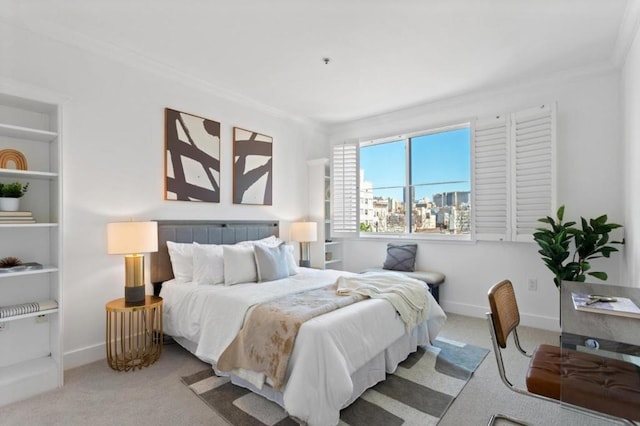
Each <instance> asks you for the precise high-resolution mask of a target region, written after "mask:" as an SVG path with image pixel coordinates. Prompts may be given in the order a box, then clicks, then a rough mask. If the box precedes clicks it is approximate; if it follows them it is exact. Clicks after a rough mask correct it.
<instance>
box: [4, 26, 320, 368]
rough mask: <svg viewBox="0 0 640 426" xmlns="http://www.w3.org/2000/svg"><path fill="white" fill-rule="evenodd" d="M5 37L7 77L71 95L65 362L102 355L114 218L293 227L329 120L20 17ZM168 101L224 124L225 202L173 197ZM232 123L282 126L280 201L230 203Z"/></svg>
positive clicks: (116, 292) (114, 260) (66, 124)
mask: <svg viewBox="0 0 640 426" xmlns="http://www.w3.org/2000/svg"><path fill="white" fill-rule="evenodd" d="M0 40H1V41H0V47H1V51H2V66H1V67H0V82H2V83H4V84H5V85H14V84H15V85H16V86H35V87H36V90H35V91H36V92H37V91H38V90H40V88H42V89H44V90H46V91H52V92H55V93H58V94H60V95H63V96H66V97H69V98H70V100H69V101H68V102H67V103H66V104H65V105H64V107H63V115H64V117H63V129H62V133H63V190H64V207H63V210H64V219H65V226H64V237H63V240H64V265H63V266H64V324H65V325H64V351H65V354H66V357H65V361H66V365H65V368H70V367H73V366H76V365H79V364H82V363H86V362H89V361H92V360H95V359H100V358H104V356H105V351H104V332H105V331H104V330H105V311H104V306H105V303H106V302H108V301H109V300H111V299H115V298H118V297H122V296H123V292H124V289H123V280H124V264H123V257H122V256H110V255H107V253H106V224H107V223H108V222H110V221H118V220H128V218H130V217H133V218H135V219H216V220H224V219H260V220H264V219H279V220H281V221H282V222H281V224H282V228H281V236H283V238H288V222H289V221H292V220H297V219H300V218H302V217H304V216H306V214H307V209H306V205H307V198H306V197H307V191H306V188H307V182H306V176H307V169H306V167H307V163H306V160H307V159H308V158H311V157H312V156H317V155H319V154H318V153H317V152H316V151H320V152H322V151H323V150H324V147H326V141H327V137H326V135H325V134H324V133H323V132H322V131H321V129H320V128H318V127H316V126H314V125H311V124H309V123H305V122H302V121H300V120H294V119H290V118H287V117H285V116H282V115H279V114H277V113H274V112H266V111H267V110H262V109H258V108H254V107H249V106H245V105H243V104H241V103H238V102H233V101H230V100H227V99H223V98H221V97H218V96H216V95H214V94H212V93H211V92H209V93H207V92H206V91H204V90H200V89H198V88H197V87H194V85H193V84H181V83H179V82H178V81H177V80H176V79H174V78H167V77H164V76H162V75H161V73H158V72H150V71H149V70H147V69H145V68H144V67H142V66H140V65H139V64H138V65H134V66H128V65H126V64H124V63H123V62H121V61H118V60H112V59H107V58H106V57H105V56H102V55H96V54H92V53H89V52H87V51H83V50H81V49H78V48H77V47H73V46H69V45H66V44H63V43H60V42H57V41H54V40H52V39H49V38H47V37H43V36H40V35H38V34H35V33H33V32H31V31H27V30H23V29H21V28H18V27H12V26H9V25H3V26H1V27H0ZM129 60H133V61H134V62H135V58H129ZM165 107H171V108H174V109H178V110H181V111H185V112H190V113H193V114H196V115H200V116H203V117H207V118H210V119H212V120H216V121H219V122H220V123H221V125H222V127H221V135H222V138H221V139H222V140H221V164H222V166H221V167H222V173H221V202H220V203H219V204H212V203H196V202H177V201H163V195H164V194H163V176H164V170H163V167H164V166H163V164H164V163H163V158H164V157H163V155H164V131H163V126H164V108H165ZM233 126H241V127H243V128H246V129H250V130H255V131H259V132H261V133H265V134H267V135H270V136H273V138H274V152H273V156H274V159H273V164H274V169H273V185H274V186H273V206H265V207H262V206H244V205H233V204H232V201H231V200H232V198H231V197H232V194H231V190H232V143H231V138H232V127H233ZM319 147H320V148H319ZM291 177H296V179H291ZM147 281H148V278H147ZM150 291H151V289H150V288H149V289H148V292H150Z"/></svg>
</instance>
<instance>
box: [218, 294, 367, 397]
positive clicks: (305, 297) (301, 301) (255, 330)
mask: <svg viewBox="0 0 640 426" xmlns="http://www.w3.org/2000/svg"><path fill="white" fill-rule="evenodd" d="M364 298H365V296H364V295H361V294H356V293H354V294H351V295H338V294H337V292H336V285H335V284H333V285H330V286H326V287H322V288H319V289H316V290H309V291H303V292H300V293H296V294H291V295H288V296H284V297H281V298H278V299H275V300H273V301H270V302H265V303H260V304H257V305H255V306H254V307H253V308H251V310H250V311H249V313H248V314H247V317H246V319H245V322H244V325H243V326H242V329H241V330H240V332H239V333H238V335H237V336H236V338H235V339H234V340H233V341H232V342H231V344H230V345H229V346H228V347H227V348H226V349H225V350H224V352H223V353H222V355H221V356H220V358H219V359H218V363H217V368H218V369H219V370H221V371H231V370H232V369H234V368H244V369H247V370H252V371H257V372H259V373H263V374H264V375H265V376H267V377H268V378H270V379H271V380H272V386H273V387H274V388H275V389H277V390H281V389H282V386H283V384H284V381H285V375H286V372H287V364H288V363H289V357H290V356H291V352H292V350H293V344H294V342H295V339H296V335H297V334H298V330H299V329H300V326H302V324H303V323H304V322H305V321H308V320H310V319H312V318H314V317H317V316H319V315H322V314H325V313H327V312H330V311H333V310H335V309H338V308H341V307H343V306H347V305H350V304H352V303H355V302H359V301H361V300H363V299H364Z"/></svg>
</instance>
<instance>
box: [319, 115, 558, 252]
mask: <svg viewBox="0 0 640 426" xmlns="http://www.w3.org/2000/svg"><path fill="white" fill-rule="evenodd" d="M555 140H556V107H555V104H553V103H552V104H548V105H542V106H539V107H535V108H530V109H527V110H524V111H519V112H517V113H510V114H503V115H492V116H490V117H489V118H479V119H476V120H473V121H472V122H471V123H469V124H460V125H456V126H449V127H446V128H441V129H435V130H432V131H425V132H420V133H416V134H412V135H409V136H407V137H397V138H392V139H386V140H373V141H368V142H363V143H357V142H345V143H343V144H339V145H335V146H334V147H333V153H332V167H331V173H332V177H333V179H332V187H333V190H332V203H331V207H332V230H331V231H332V235H333V236H335V237H354V236H358V235H376V234H402V235H407V234H413V235H426V236H428V235H433V234H436V235H444V236H446V238H451V237H454V238H455V237H456V236H462V237H467V238H474V239H477V240H498V241H532V233H533V231H534V229H535V228H536V227H537V226H538V225H539V223H538V222H537V219H538V218H540V217H543V216H547V215H550V214H553V211H554V209H555V193H556V190H555V188H556V183H555V165H554V162H555Z"/></svg>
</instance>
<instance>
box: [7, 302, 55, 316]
mask: <svg viewBox="0 0 640 426" xmlns="http://www.w3.org/2000/svg"><path fill="white" fill-rule="evenodd" d="M57 307H58V302H56V301H55V300H46V301H44V302H33V303H22V304H20V305H11V306H0V318H10V317H15V316H18V315H26V314H31V313H33V312H42V311H48V310H51V309H56V308H57Z"/></svg>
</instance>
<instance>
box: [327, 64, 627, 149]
mask: <svg viewBox="0 0 640 426" xmlns="http://www.w3.org/2000/svg"><path fill="white" fill-rule="evenodd" d="M617 73H619V70H618V69H617V68H615V67H614V66H613V64H612V63H611V62H610V61H608V60H607V61H602V62H597V63H593V64H590V65H586V66H582V67H576V68H570V69H567V70H562V71H558V72H553V73H548V74H545V75H541V76H538V77H535V78H534V77H531V76H520V77H518V78H516V79H514V80H513V81H504V82H503V84H501V85H495V84H494V85H489V86H484V87H477V88H476V89H475V90H467V91H461V92H459V93H457V94H453V95H451V96H447V97H443V98H438V99H433V100H428V101H424V102H418V103H416V104H414V105H410V106H407V107H405V108H401V109H396V110H391V111H386V112H382V113H379V114H375V115H370V116H366V117H361V118H357V119H353V120H349V121H348V122H343V123H335V124H333V125H330V126H329V135H330V137H333V136H334V135H335V134H337V133H340V132H343V131H346V130H347V129H349V128H350V127H351V126H353V125H356V124H357V125H364V126H365V127H366V126H367V125H368V124H377V123H381V122H394V121H396V119H397V118H398V117H407V116H414V115H421V114H424V111H427V110H432V109H433V108H453V107H455V106H457V105H462V104H466V103H469V102H476V101H482V100H484V99H487V98H490V97H491V96H496V95H501V94H505V93H512V92H514V91H522V90H531V89H532V88H536V87H540V86H544V85H549V84H553V83H556V82H559V81H577V80H583V79H590V78H595V77H598V76H605V75H609V74H617Z"/></svg>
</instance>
